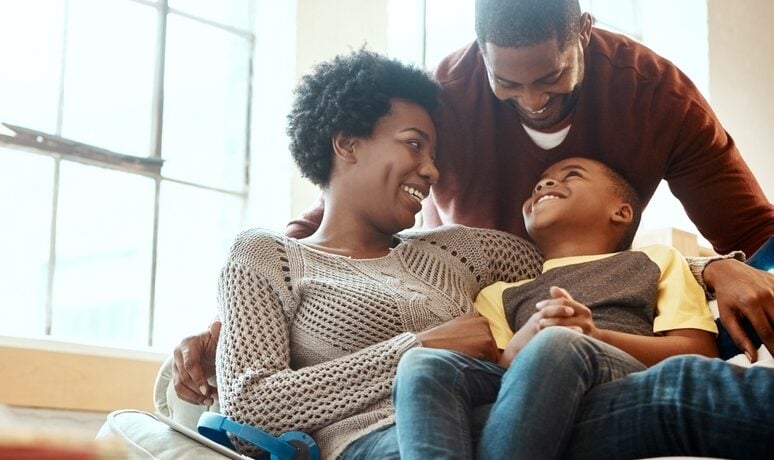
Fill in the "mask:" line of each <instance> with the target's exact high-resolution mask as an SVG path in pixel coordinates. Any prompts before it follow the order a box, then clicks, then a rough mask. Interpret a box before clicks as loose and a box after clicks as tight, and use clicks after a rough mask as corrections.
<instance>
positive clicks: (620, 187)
mask: <svg viewBox="0 0 774 460" xmlns="http://www.w3.org/2000/svg"><path fill="white" fill-rule="evenodd" d="M599 164H600V165H601V166H602V170H603V171H605V174H607V177H608V178H609V179H610V181H611V182H612V185H613V189H614V190H615V193H616V195H618V197H619V198H620V199H621V200H623V201H624V202H625V203H628V204H629V206H631V207H632V221H631V222H630V223H629V226H628V227H627V228H626V231H625V232H624V234H623V236H621V240H620V241H619V242H618V245H617V246H616V252H618V251H626V250H627V249H631V247H632V242H633V241H634V235H635V233H637V229H638V228H639V226H640V219H641V218H642V200H640V196H639V194H638V193H637V191H636V190H635V189H634V187H633V186H632V184H631V183H629V181H628V180H626V178H624V177H623V176H622V175H620V174H618V173H617V172H616V171H614V170H613V169H612V168H611V167H610V166H608V165H606V164H604V163H601V162H600V163H599Z"/></svg>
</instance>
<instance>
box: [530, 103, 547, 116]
mask: <svg viewBox="0 0 774 460" xmlns="http://www.w3.org/2000/svg"><path fill="white" fill-rule="evenodd" d="M547 108H548V106H547V105H546V106H545V107H543V108H542V109H540V110H537V111H535V112H533V111H531V110H530V111H529V113H531V114H532V115H539V114H541V113H543V112H545V111H546V109H547Z"/></svg>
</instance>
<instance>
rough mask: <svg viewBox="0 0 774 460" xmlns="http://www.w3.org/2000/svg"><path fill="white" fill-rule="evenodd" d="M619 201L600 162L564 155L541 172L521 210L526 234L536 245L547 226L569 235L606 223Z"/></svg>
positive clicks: (611, 181)
mask: <svg viewBox="0 0 774 460" xmlns="http://www.w3.org/2000/svg"><path fill="white" fill-rule="evenodd" d="M622 203H623V200H622V199H621V198H620V197H619V196H618V194H616V192H615V188H614V182H613V180H612V179H611V178H610V176H609V175H608V173H607V172H606V169H605V166H604V165H602V164H601V163H599V162H597V161H594V160H590V159H588V158H567V159H565V160H561V161H559V162H557V163H554V164H553V165H551V166H550V167H549V168H548V169H546V170H545V171H544V172H543V175H542V176H541V178H540V180H539V181H538V183H537V184H536V185H535V187H534V188H533V189H532V196H530V197H529V198H528V199H527V200H526V201H525V202H524V206H523V207H522V213H523V215H524V224H525V225H526V227H527V233H529V235H530V237H532V239H533V240H535V242H536V243H538V244H540V241H541V236H542V232H545V231H546V230H549V229H550V230H552V231H556V230H562V231H564V232H566V234H567V235H569V236H570V237H572V235H573V233H575V232H588V231H594V230H596V229H597V228H601V227H600V226H602V225H608V223H609V221H610V219H611V218H613V215H614V214H615V213H616V212H618V210H619V209H620V206H621V204H622Z"/></svg>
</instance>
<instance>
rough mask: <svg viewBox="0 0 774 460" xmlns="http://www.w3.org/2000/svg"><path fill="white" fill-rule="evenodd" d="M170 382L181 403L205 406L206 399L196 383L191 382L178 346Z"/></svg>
mask: <svg viewBox="0 0 774 460" xmlns="http://www.w3.org/2000/svg"><path fill="white" fill-rule="evenodd" d="M172 382H173V383H174V386H175V393H177V396H178V397H179V398H180V399H182V400H183V401H187V402H189V403H191V404H205V403H206V402H207V397H206V396H205V395H202V394H201V391H200V390H199V389H198V388H197V385H196V383H194V382H193V380H192V379H191V376H190V374H189V373H188V372H187V371H186V369H185V364H184V358H183V354H182V352H181V350H180V347H179V346H178V347H176V348H175V351H174V363H173V366H172Z"/></svg>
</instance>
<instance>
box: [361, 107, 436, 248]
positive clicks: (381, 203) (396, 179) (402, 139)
mask: <svg viewBox="0 0 774 460" xmlns="http://www.w3.org/2000/svg"><path fill="white" fill-rule="evenodd" d="M435 148H436V135H435V126H434V125H433V121H432V120H431V119H430V115H429V114H428V113H427V111H426V110H425V109H424V108H422V107H421V106H419V105H417V104H415V103H413V102H409V101H406V100H402V99H393V100H392V104H391V108H390V112H389V113H388V114H387V115H385V116H383V117H382V118H380V119H379V120H378V121H377V122H376V125H375V126H374V131H373V134H372V135H371V136H370V137H368V138H358V139H356V140H355V143H354V144H353V149H354V155H355V158H356V161H357V163H356V167H357V171H356V174H355V175H354V176H355V179H354V180H353V184H352V187H351V189H350V190H351V194H352V195H353V196H352V200H353V202H356V203H358V204H359V208H360V209H361V210H362V212H363V213H365V215H366V218H367V219H368V220H369V221H370V222H371V224H372V225H375V226H376V227H377V228H378V229H379V230H380V231H382V232H385V233H395V232H398V231H400V230H403V229H406V228H410V227H412V226H413V225H414V218H415V215H416V214H417V213H418V212H419V211H421V210H422V203H421V201H422V200H423V199H424V198H425V197H427V195H428V194H429V193H430V186H431V185H432V184H434V183H435V182H436V181H437V180H438V169H436V167H435V164H434V160H435ZM351 177H352V176H350V178H351Z"/></svg>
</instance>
